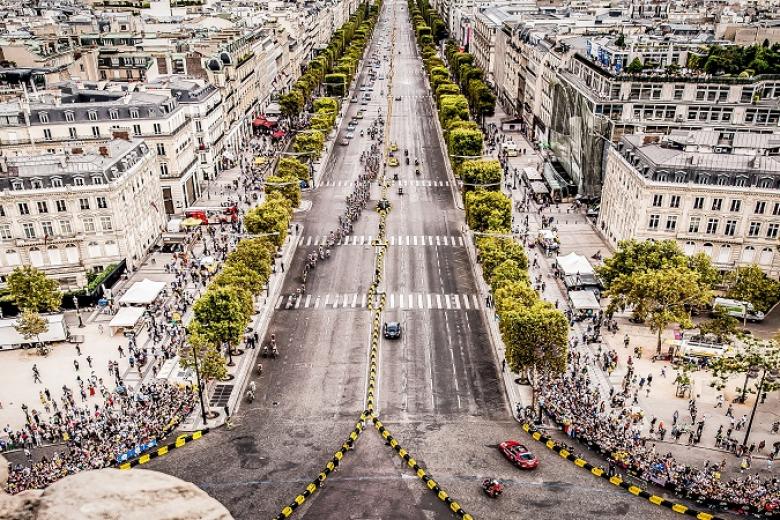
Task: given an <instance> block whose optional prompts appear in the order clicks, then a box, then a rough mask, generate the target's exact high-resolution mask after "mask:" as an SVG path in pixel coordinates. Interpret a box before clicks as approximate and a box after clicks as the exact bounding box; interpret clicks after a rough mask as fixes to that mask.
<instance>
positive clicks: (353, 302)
mask: <svg viewBox="0 0 780 520" xmlns="http://www.w3.org/2000/svg"><path fill="white" fill-rule="evenodd" d="M357 297H358V295H357V293H355V296H354V297H353V298H352V308H353V309H354V308H355V307H357Z"/></svg>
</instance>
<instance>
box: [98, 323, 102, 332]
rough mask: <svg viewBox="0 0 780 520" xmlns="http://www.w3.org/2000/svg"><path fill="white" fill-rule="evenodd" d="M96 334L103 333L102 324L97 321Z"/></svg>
mask: <svg viewBox="0 0 780 520" xmlns="http://www.w3.org/2000/svg"><path fill="white" fill-rule="evenodd" d="M98 334H103V324H102V323H98Z"/></svg>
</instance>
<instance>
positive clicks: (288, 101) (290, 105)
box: [279, 90, 304, 118]
mask: <svg viewBox="0 0 780 520" xmlns="http://www.w3.org/2000/svg"><path fill="white" fill-rule="evenodd" d="M303 103H304V98H303V94H302V93H301V92H300V91H298V90H291V91H290V92H288V93H287V94H282V95H281V96H279V110H280V111H281V112H282V115H283V116H285V117H287V118H293V117H297V116H298V114H300V113H301V110H303Z"/></svg>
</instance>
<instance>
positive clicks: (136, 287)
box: [119, 279, 166, 305]
mask: <svg viewBox="0 0 780 520" xmlns="http://www.w3.org/2000/svg"><path fill="white" fill-rule="evenodd" d="M165 285H166V284H165V282H155V281H154V280H149V279H145V280H143V281H142V282H135V283H134V284H133V286H132V287H130V289H128V291H127V292H126V293H125V294H123V295H122V296H121V297H120V298H119V303H121V304H124V305H149V304H150V303H152V302H153V301H154V300H155V299H157V297H158V296H159V295H160V293H161V292H162V290H163V289H165Z"/></svg>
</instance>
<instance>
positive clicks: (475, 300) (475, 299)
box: [471, 294, 479, 309]
mask: <svg viewBox="0 0 780 520" xmlns="http://www.w3.org/2000/svg"><path fill="white" fill-rule="evenodd" d="M471 296H472V297H473V298H474V308H475V309H479V300H478V299H477V295H476V294H472V295H471Z"/></svg>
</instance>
